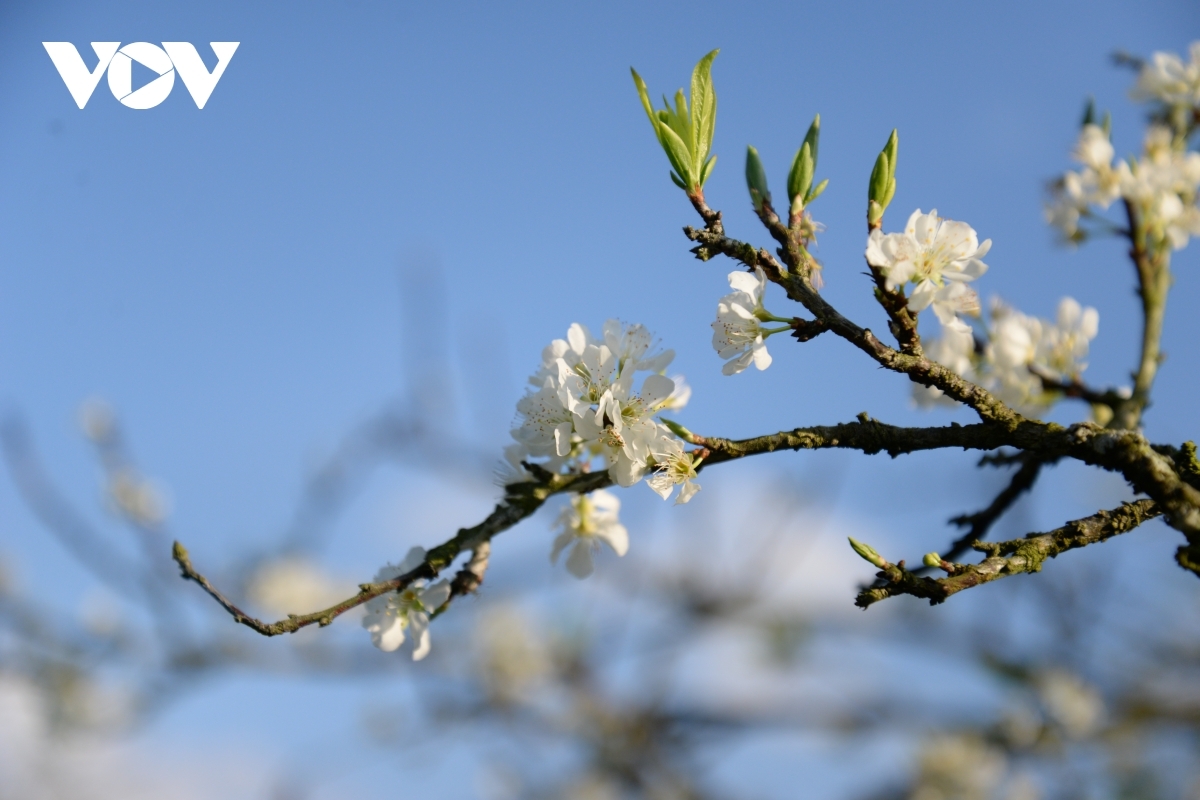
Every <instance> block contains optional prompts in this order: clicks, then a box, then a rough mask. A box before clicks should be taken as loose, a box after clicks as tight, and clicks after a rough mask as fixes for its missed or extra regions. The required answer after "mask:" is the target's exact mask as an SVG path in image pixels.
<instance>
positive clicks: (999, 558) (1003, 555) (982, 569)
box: [854, 500, 1162, 608]
mask: <svg viewBox="0 0 1200 800" xmlns="http://www.w3.org/2000/svg"><path fill="white" fill-rule="evenodd" d="M1161 514H1162V509H1161V508H1159V506H1158V505H1157V504H1156V503H1155V502H1154V501H1153V500H1138V501H1137V502H1134V503H1124V504H1122V505H1121V507H1120V508H1116V509H1113V510H1112V511H1099V512H1097V513H1095V514H1093V515H1092V516H1090V517H1084V518H1083V519H1078V520H1074V521H1073V522H1068V523H1067V524H1066V525H1063V526H1062V527H1061V528H1056V529H1054V530H1052V531H1050V532H1048V533H1031V534H1029V535H1028V536H1026V537H1025V538H1023V539H1014V540H1012V541H1008V542H999V543H996V544H987V543H981V542H977V543H976V544H975V549H977V550H980V551H982V552H986V553H988V554H989V555H988V557H987V558H986V559H984V560H983V561H982V562H981V563H979V564H953V563H950V562H945V561H944V562H943V569H946V571H947V572H949V575H948V576H947V577H945V578H926V577H922V576H920V575H917V574H916V573H914V572H911V571H909V570H908V569H905V567H904V562H903V561H901V562H899V563H898V564H890V563H887V562H884V565H883V567H882V569H881V570H880V572H879V574H878V577H879V579H880V580H882V581H883V582H884V585H883V586H877V587H872V588H870V589H864V590H863V591H861V592H859V594H858V597H857V598H856V599H855V601H854V604H855V605H856V606H858V607H860V608H867V607H868V606H870V605H872V604H874V603H878V602H879V601H880V600H886V599H887V598H889V597H894V596H896V595H900V594H908V595H912V596H913V597H920V598H923V599H926V600H928V601H929V604H930V605H937V604H938V603H943V602H945V601H946V599H947V598H948V597H950V596H951V595H954V594H957V593H959V592H961V591H963V590H964V589H970V588H971V587H972V586H978V585H980V584H982V583H989V582H991V581H994V580H997V579H999V578H1004V577H1007V576H1009V575H1019V574H1021V573H1024V572H1040V571H1041V569H1042V564H1043V563H1044V562H1045V560H1046V559H1047V558H1054V557H1056V556H1058V555H1059V554H1060V553H1065V552H1066V551H1068V550H1075V549H1077V548H1080V547H1087V546H1088V545H1091V544H1097V543H1099V542H1103V541H1106V540H1108V539H1111V538H1112V537H1114V536H1118V535H1120V534H1122V533H1128V532H1129V531H1131V530H1133V529H1134V528H1136V527H1138V526H1139V525H1141V524H1142V523H1143V522H1146V521H1148V520H1151V519H1154V518H1155V517H1157V516H1159V515H1161Z"/></svg>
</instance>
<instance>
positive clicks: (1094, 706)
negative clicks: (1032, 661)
mask: <svg viewBox="0 0 1200 800" xmlns="http://www.w3.org/2000/svg"><path fill="white" fill-rule="evenodd" d="M1037 690H1038V697H1039V699H1040V700H1041V701H1042V706H1043V708H1045V709H1046V714H1047V716H1049V717H1050V719H1052V720H1053V721H1054V722H1055V723H1057V724H1058V726H1059V727H1060V728H1062V730H1063V732H1064V733H1065V734H1066V735H1067V736H1069V737H1071V738H1073V739H1082V738H1085V737H1087V736H1090V735H1091V734H1093V733H1095V732H1096V731H1097V730H1098V729H1099V727H1100V724H1101V722H1103V719H1104V700H1103V699H1102V698H1101V697H1100V693H1099V692H1097V691H1096V690H1095V689H1094V688H1093V687H1091V686H1089V685H1088V684H1086V683H1084V682H1083V681H1082V680H1081V679H1080V678H1079V676H1077V675H1075V674H1074V673H1071V672H1066V671H1063V670H1049V671H1047V672H1044V673H1042V674H1041V675H1039V676H1038V680H1037Z"/></svg>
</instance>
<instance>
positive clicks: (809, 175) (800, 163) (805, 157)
mask: <svg viewBox="0 0 1200 800" xmlns="http://www.w3.org/2000/svg"><path fill="white" fill-rule="evenodd" d="M814 169H815V164H814V163H813V157H812V147H811V146H810V145H809V143H808V142H805V143H804V144H802V145H800V150H799V151H797V153H796V157H795V158H794V159H792V170H791V172H789V173H788V200H790V201H791V202H792V204H793V205H795V202H796V198H797V197H799V198H800V201H801V203H803V202H804V198H805V197H807V196H808V191H809V189H811V188H812V180H813V170H814Z"/></svg>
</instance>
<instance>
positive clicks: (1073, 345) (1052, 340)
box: [1033, 297, 1100, 380]
mask: <svg viewBox="0 0 1200 800" xmlns="http://www.w3.org/2000/svg"><path fill="white" fill-rule="evenodd" d="M1057 323H1058V324H1056V325H1051V326H1043V328H1042V338H1041V341H1040V342H1039V343H1038V348H1037V352H1036V354H1035V355H1034V357H1033V361H1034V363H1035V364H1036V365H1037V367H1038V368H1039V369H1040V371H1041V372H1043V373H1045V374H1048V375H1050V376H1052V377H1057V378H1060V379H1063V380H1072V379H1074V378H1078V377H1079V375H1080V374H1081V373H1082V372H1083V371H1084V370H1085V369H1087V357H1088V347H1089V343H1090V342H1091V340H1092V339H1095V338H1096V334H1097V333H1099V332H1100V312H1098V311H1097V310H1096V309H1094V308H1083V307H1082V306H1080V305H1079V303H1078V301H1076V300H1075V299H1074V298H1072V297H1064V298H1063V299H1062V300H1061V301H1060V302H1059V304H1058V319H1057Z"/></svg>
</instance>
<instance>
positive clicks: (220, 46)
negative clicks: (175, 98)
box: [42, 42, 241, 108]
mask: <svg viewBox="0 0 1200 800" xmlns="http://www.w3.org/2000/svg"><path fill="white" fill-rule="evenodd" d="M239 44H241V42H209V46H211V47H212V49H213V53H215V54H216V56H217V66H216V67H214V68H213V71H212V72H209V71H208V68H207V67H205V66H204V62H203V61H201V60H200V54H199V53H197V52H196V48H195V47H194V46H193V45H192V44H191V43H190V42H163V43H162V47H158V46H157V45H153V44H150V43H149V42H131V43H129V44H127V45H125V46H124V47H121V43H120V42H92V50H94V51H95V52H96V58H98V59H99V62H98V63H97V64H96V68H95V69H94V70H89V69H88V68H87V65H86V64H84V63H83V58H82V57H81V56H80V55H79V51H78V50H76V49H75V45H73V44H71V43H70V42H42V47H45V48H46V52H47V53H49V54H50V60H51V61H53V62H54V66H55V67H57V68H58V74H59V75H61V76H62V79H63V83H65V84H66V85H67V90H68V91H69V92H70V93H71V97H73V98H74V99H75V105H77V106H79V107H80V108H83V107H84V106H86V105H87V101H88V100H89V99H90V98H91V96H92V92H94V91H96V85H97V84H98V83H100V77H101V76H102V75H103V74H104V72H105V70H108V88H109V89H111V90H112V93H113V97H115V98H117V99H118V100H120V101H121V105H124V106H128V107H129V108H154V107H155V106H156V105H158V104H159V103H161V102H162V101H163V100H166V99H167V95H169V94H170V93H171V89H173V88H174V87H175V73H176V72H178V73H179V77H180V79H182V80H183V85H184V86H186V87H187V90H188V92H190V93H191V95H192V99H193V100H195V101H196V108H204V104H205V103H207V102H208V98H209V97H210V96H211V95H212V93H213V89H215V88H217V81H219V80H221V76H222V75H224V74H225V68H226V67H227V66H229V59H231V58H233V53H234V51H235V50H237V48H238V45H239ZM135 61H136V62H137V63H139V64H141V65H142V66H143V67H146V68H148V69H150V70H152V71H153V72H155V73H156V74H157V75H158V77H157V78H154V79H153V80H151V81H150V82H149V83H147V84H145V85H143V86H140V87H138V88H137V89H136V90H135V89H134V88H133V62H135Z"/></svg>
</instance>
